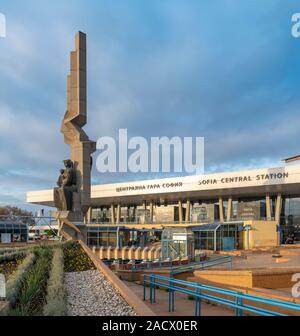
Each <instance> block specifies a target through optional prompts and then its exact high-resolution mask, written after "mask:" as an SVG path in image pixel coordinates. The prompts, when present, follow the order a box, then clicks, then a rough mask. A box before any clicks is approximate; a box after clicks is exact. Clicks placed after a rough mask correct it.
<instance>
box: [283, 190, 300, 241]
mask: <svg viewBox="0 0 300 336" xmlns="http://www.w3.org/2000/svg"><path fill="white" fill-rule="evenodd" d="M280 225H281V232H282V238H281V240H282V243H285V242H286V241H287V240H288V239H289V238H290V239H292V240H293V241H295V242H300V197H294V196H293V197H290V196H284V197H283V198H282V208H281V215H280Z"/></svg>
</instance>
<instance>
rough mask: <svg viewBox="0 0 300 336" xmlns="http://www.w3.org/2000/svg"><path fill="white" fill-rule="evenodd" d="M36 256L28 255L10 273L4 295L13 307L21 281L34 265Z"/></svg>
mask: <svg viewBox="0 0 300 336" xmlns="http://www.w3.org/2000/svg"><path fill="white" fill-rule="evenodd" d="M35 258H36V255H35V254H34V253H29V254H28V255H27V257H26V258H25V259H24V260H23V261H22V263H21V264H20V265H19V266H18V268H17V270H16V271H15V272H13V273H12V275H11V276H10V277H9V279H8V281H7V283H6V295H7V299H8V301H9V302H10V303H11V304H12V305H15V303H16V302H17V299H18V296H19V293H20V291H21V288H22V285H23V281H24V279H25V277H26V275H27V272H28V271H29V269H30V268H31V267H32V265H33V264H34V261H35Z"/></svg>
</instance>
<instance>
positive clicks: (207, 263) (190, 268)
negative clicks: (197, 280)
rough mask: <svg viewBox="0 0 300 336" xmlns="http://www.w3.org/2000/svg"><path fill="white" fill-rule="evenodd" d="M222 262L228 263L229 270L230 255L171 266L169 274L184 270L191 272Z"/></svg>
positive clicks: (230, 266)
mask: <svg viewBox="0 0 300 336" xmlns="http://www.w3.org/2000/svg"><path fill="white" fill-rule="evenodd" d="M224 264H229V268H230V270H232V257H230V256H226V257H220V258H214V259H211V260H205V261H199V262H196V263H190V264H188V265H184V266H177V267H173V268H172V270H171V276H174V275H176V274H181V273H186V272H193V271H196V270H204V269H206V268H209V267H213V266H216V265H224Z"/></svg>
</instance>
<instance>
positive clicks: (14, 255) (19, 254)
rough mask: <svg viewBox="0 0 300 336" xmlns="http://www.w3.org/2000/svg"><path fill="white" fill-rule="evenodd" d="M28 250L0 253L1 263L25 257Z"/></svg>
mask: <svg viewBox="0 0 300 336" xmlns="http://www.w3.org/2000/svg"><path fill="white" fill-rule="evenodd" d="M25 256H26V252H24V251H14V252H5V253H3V254H1V255H0V263H1V262H4V261H13V260H16V259H19V258H24V257H25Z"/></svg>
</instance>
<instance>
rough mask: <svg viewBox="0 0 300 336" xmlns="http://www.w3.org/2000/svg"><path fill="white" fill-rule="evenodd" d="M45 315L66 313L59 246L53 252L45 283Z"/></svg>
mask: <svg viewBox="0 0 300 336" xmlns="http://www.w3.org/2000/svg"><path fill="white" fill-rule="evenodd" d="M46 302H47V303H46V305H45V306H44V310H43V312H44V315H45V316H64V315H66V294H65V289H64V255H63V251H62V249H61V248H57V249H55V250H54V252H53V257H52V262H51V270H50V276H49V280H48V284H47V297H46Z"/></svg>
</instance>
